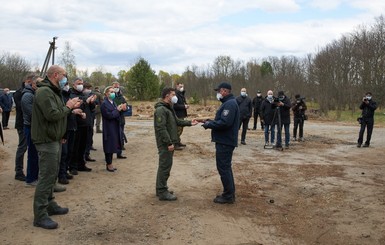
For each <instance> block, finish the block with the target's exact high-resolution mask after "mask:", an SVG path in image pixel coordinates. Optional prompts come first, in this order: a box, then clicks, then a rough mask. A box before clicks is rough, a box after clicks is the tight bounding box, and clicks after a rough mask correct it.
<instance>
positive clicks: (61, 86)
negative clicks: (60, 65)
mask: <svg viewBox="0 0 385 245" xmlns="http://www.w3.org/2000/svg"><path fill="white" fill-rule="evenodd" d="M66 83H67V78H66V77H63V78H62V79H61V80H60V81H59V86H60V89H63V88H64V86H65V85H66Z"/></svg>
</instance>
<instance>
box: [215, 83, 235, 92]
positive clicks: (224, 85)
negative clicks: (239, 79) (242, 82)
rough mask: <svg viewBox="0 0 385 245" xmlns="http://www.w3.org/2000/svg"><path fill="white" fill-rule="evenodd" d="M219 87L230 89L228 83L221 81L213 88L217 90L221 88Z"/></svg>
mask: <svg viewBox="0 0 385 245" xmlns="http://www.w3.org/2000/svg"><path fill="white" fill-rule="evenodd" d="M221 88H226V89H229V90H231V85H230V84H229V83H226V82H222V83H220V84H219V85H218V87H217V88H215V89H214V90H215V91H218V90H219V89H221Z"/></svg>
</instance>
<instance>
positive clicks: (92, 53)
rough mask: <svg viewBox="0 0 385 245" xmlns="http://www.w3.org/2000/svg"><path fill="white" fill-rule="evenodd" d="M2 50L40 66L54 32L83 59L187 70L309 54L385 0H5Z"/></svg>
mask: <svg viewBox="0 0 385 245" xmlns="http://www.w3.org/2000/svg"><path fill="white" fill-rule="evenodd" d="M0 4H1V6H0V36H1V39H0V51H1V52H11V53H17V54H19V55H21V56H22V57H25V58H26V59H27V60H28V61H30V62H31V63H32V64H33V65H36V66H38V67H41V66H42V64H43V62H44V59H45V56H46V54H47V51H48V48H49V44H48V42H49V41H51V40H52V37H54V36H58V37H59V38H58V39H57V42H56V46H57V47H58V48H57V50H56V60H58V58H59V57H60V56H61V52H63V48H64V46H65V42H66V41H69V42H70V44H71V47H72V48H73V50H74V55H75V57H76V65H77V67H78V68H79V69H82V70H85V69H88V71H89V73H91V72H92V71H94V70H95V69H96V68H99V67H103V71H104V72H111V73H113V74H116V73H117V72H118V71H119V70H122V69H124V70H127V69H129V68H130V67H131V66H132V65H133V64H134V63H135V62H136V61H137V59H138V57H143V58H144V59H146V60H147V61H148V62H149V63H150V65H151V67H152V68H153V69H154V70H155V71H156V72H158V71H159V70H163V71H166V72H169V73H178V74H181V73H182V72H183V71H184V70H185V68H186V67H187V66H191V65H197V66H206V65H207V64H211V63H212V62H213V61H214V59H215V58H216V57H218V56H220V55H229V56H231V57H232V58H233V59H234V60H238V59H240V60H243V61H248V60H250V59H257V60H260V59H262V58H264V57H268V56H277V57H280V56H282V55H294V56H298V57H302V56H304V55H306V54H308V53H316V51H317V50H318V49H319V48H320V47H323V46H325V44H327V43H330V42H331V41H333V40H335V39H339V38H340V37H341V35H343V34H347V33H351V32H353V31H354V30H356V29H357V28H358V27H359V25H371V24H373V23H374V22H375V18H376V17H379V16H380V15H382V14H384V13H385V1H384V0H222V1H219V0H216V1H215V0H194V1H186V0H164V1H159V0H156V1H155V0H139V1H137V0H135V1H133V0H107V1H105V0H83V1H79V0H63V1H51V0H34V1H28V0H24V1H22V0H0Z"/></svg>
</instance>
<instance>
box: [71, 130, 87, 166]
mask: <svg viewBox="0 0 385 245" xmlns="http://www.w3.org/2000/svg"><path fill="white" fill-rule="evenodd" d="M87 135H88V128H87V127H78V129H77V130H76V132H75V143H74V148H73V153H72V158H71V164H72V168H71V169H76V170H78V169H79V168H83V167H84V166H85V164H86V161H85V160H84V154H85V151H86V144H87Z"/></svg>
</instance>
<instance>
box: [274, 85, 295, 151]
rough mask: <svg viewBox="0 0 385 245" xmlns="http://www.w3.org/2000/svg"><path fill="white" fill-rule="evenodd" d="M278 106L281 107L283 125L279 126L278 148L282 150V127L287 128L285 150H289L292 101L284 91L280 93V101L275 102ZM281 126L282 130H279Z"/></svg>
mask: <svg viewBox="0 0 385 245" xmlns="http://www.w3.org/2000/svg"><path fill="white" fill-rule="evenodd" d="M275 104H276V106H278V107H279V111H280V114H281V125H278V124H277V145H276V148H282V127H284V128H285V148H289V144H290V108H291V102H290V99H289V98H287V96H286V95H285V94H284V92H283V91H279V92H278V101H275ZM279 126H280V127H281V128H279Z"/></svg>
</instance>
